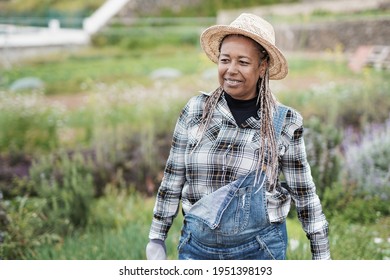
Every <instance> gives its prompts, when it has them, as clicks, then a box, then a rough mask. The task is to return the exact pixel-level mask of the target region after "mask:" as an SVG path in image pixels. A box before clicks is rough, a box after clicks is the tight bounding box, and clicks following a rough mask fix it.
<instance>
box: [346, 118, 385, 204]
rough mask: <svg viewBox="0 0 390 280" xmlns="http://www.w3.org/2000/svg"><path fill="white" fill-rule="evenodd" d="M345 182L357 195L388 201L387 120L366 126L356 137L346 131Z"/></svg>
mask: <svg viewBox="0 0 390 280" xmlns="http://www.w3.org/2000/svg"><path fill="white" fill-rule="evenodd" d="M343 149H344V154H345V162H344V168H345V174H344V175H345V180H346V181H347V182H348V183H349V184H351V185H356V192H357V193H358V194H361V193H363V194H368V195H370V196H374V197H375V196H379V197H380V198H382V199H384V200H387V201H389V200H390V164H389V163H390V119H388V120H387V121H386V122H385V123H384V124H379V125H370V126H367V127H366V129H365V131H364V133H363V134H361V135H359V136H357V135H356V134H354V133H352V132H350V131H349V133H346V137H345V139H344V141H343Z"/></svg>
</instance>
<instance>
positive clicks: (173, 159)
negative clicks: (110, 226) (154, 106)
mask: <svg viewBox="0 0 390 280" xmlns="http://www.w3.org/2000/svg"><path fill="white" fill-rule="evenodd" d="M188 110H189V104H187V105H186V106H185V107H184V108H183V110H182V112H181V114H180V117H179V118H178V120H177V122H176V126H175V130H174V133H173V136H172V144H171V150H170V153H169V157H168V159H167V162H166V166H165V169H164V177H163V179H162V182H161V185H160V187H159V189H158V192H157V196H156V202H155V205H154V209H153V220H152V225H151V228H150V232H149V238H150V239H160V240H165V239H166V237H167V234H168V231H169V229H170V227H171V226H172V223H173V219H174V218H175V217H176V216H177V213H178V210H179V204H180V198H181V192H182V188H183V185H184V182H185V163H184V156H185V150H186V146H187V121H186V120H187V119H188Z"/></svg>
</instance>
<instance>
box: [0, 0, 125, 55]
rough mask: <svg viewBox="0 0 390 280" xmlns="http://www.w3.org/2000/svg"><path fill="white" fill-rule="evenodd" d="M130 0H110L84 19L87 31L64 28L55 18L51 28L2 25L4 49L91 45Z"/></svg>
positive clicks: (50, 23) (84, 28) (1, 43)
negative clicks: (92, 36)
mask: <svg viewBox="0 0 390 280" xmlns="http://www.w3.org/2000/svg"><path fill="white" fill-rule="evenodd" d="M129 1H130V0H107V1H106V2H105V3H104V4H103V5H102V6H101V7H100V8H99V9H98V10H96V12H95V13H93V14H92V15H91V16H90V17H88V18H86V19H85V20H84V23H83V29H70V28H61V26H60V22H59V21H58V20H55V19H54V20H51V21H50V22H49V26H48V28H38V27H20V26H13V25H0V49H1V48H7V49H12V48H31V47H51V46H69V45H87V44H89V42H90V36H91V35H93V34H94V33H96V32H98V31H99V30H100V29H101V28H103V27H104V26H105V25H106V24H107V23H108V21H109V20H110V19H111V18H112V17H114V16H115V15H116V14H117V13H118V12H119V11H120V10H121V9H122V8H123V7H124V6H125V5H126V4H127V3H128V2H129Z"/></svg>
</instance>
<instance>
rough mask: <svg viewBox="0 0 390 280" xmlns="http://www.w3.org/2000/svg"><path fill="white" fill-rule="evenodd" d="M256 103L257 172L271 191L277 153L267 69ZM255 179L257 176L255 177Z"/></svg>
mask: <svg viewBox="0 0 390 280" xmlns="http://www.w3.org/2000/svg"><path fill="white" fill-rule="evenodd" d="M257 102H258V103H260V120H259V121H260V149H259V161H258V166H257V172H259V171H261V170H262V171H264V172H265V173H266V175H267V178H268V181H269V186H270V189H269V191H272V189H273V188H274V186H275V184H276V180H277V175H278V151H277V143H276V138H275V130H274V125H273V114H274V113H275V112H276V99H275V97H274V95H273V94H272V92H271V90H270V88H269V69H268V67H267V69H266V72H265V75H264V77H263V78H262V79H261V82H260V83H259V94H258V100H257ZM256 177H257V176H256Z"/></svg>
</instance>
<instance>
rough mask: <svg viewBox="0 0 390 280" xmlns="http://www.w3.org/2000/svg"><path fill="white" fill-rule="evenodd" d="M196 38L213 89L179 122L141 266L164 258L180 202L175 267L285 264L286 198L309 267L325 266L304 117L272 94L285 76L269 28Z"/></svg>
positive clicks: (237, 27) (249, 19) (248, 18)
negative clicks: (304, 240) (214, 79)
mask: <svg viewBox="0 0 390 280" xmlns="http://www.w3.org/2000/svg"><path fill="white" fill-rule="evenodd" d="M200 39H201V45H202V48H203V50H204V51H205V53H206V55H207V56H208V57H209V58H210V59H211V60H212V61H213V62H215V63H217V65H218V77H219V83H220V87H219V88H217V89H216V90H215V91H214V92H212V93H210V94H207V93H204V94H202V95H200V96H196V97H193V98H191V99H190V100H189V102H188V103H187V105H186V106H185V107H184V109H183V111H182V113H181V115H180V117H179V119H178V121H177V124H176V127H175V131H174V134H173V141H172V147H171V151H170V155H169V158H168V160H167V164H166V168H165V172H164V178H163V180H162V183H161V186H160V188H159V190H158V194H157V199H156V204H155V208H154V216H153V222H152V225H151V229H150V233H149V238H150V241H149V243H148V245H147V248H146V253H147V258H148V259H165V258H166V249H165V243H164V240H165V239H166V236H167V234H168V231H169V228H170V226H171V225H172V221H173V219H174V218H175V216H176V215H177V213H178V209H179V201H180V200H181V201H182V210H183V213H184V224H183V228H182V234H181V238H180V242H179V246H178V251H179V259H285V258H286V249H287V231H286V222H285V220H286V217H287V214H288V212H289V209H290V204H291V199H293V201H294V203H295V205H296V209H297V212H298V218H299V219H300V221H301V223H302V226H303V229H304V231H305V232H306V234H307V236H308V238H309V240H310V244H311V252H312V258H313V259H330V250H329V241H328V223H327V221H326V218H325V216H324V214H323V212H322V207H321V203H320V200H319V198H318V196H317V195H316V192H315V184H314V183H313V181H312V177H311V173H310V166H309V164H308V162H307V159H306V152H305V144H304V140H303V136H302V134H303V126H302V117H301V116H300V115H299V113H298V112H296V111H295V110H294V109H292V108H289V107H286V106H284V105H282V104H280V103H278V102H277V101H276V99H275V97H274V95H273V94H272V93H271V91H270V89H269V79H275V80H277V79H283V78H284V77H285V76H286V75H287V73H288V66H287V61H286V59H285V57H284V55H283V54H282V53H281V52H280V50H279V49H278V48H277V47H276V46H275V35H274V30H273V27H272V26H271V25H270V24H269V23H268V22H266V21H265V20H263V19H262V18H260V17H258V16H256V15H252V14H246V13H244V14H241V15H240V16H239V17H238V18H237V19H236V20H234V21H233V22H232V23H231V24H230V25H228V26H226V25H216V26H212V27H210V28H208V29H206V30H205V31H204V32H203V33H202V35H201V38H200ZM281 172H282V173H283V174H284V178H285V181H286V183H283V184H282V183H281V182H280V181H279V175H280V173H281Z"/></svg>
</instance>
